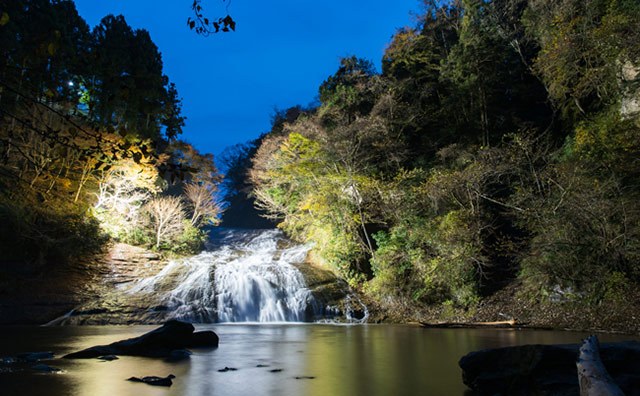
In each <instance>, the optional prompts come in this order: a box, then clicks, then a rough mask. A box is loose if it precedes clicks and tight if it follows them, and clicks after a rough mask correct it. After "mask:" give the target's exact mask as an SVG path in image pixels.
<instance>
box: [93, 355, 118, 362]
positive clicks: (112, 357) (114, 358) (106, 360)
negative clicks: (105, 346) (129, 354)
mask: <svg viewBox="0 0 640 396" xmlns="http://www.w3.org/2000/svg"><path fill="white" fill-rule="evenodd" d="M98 359H100V360H104V361H105V362H110V361H112V360H118V359H119V358H118V357H117V356H116V355H105V356H100V357H99V358H98Z"/></svg>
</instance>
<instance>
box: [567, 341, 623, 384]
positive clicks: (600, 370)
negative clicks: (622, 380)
mask: <svg viewBox="0 0 640 396" xmlns="http://www.w3.org/2000/svg"><path fill="white" fill-rule="evenodd" d="M576 366H577V368H578V381H579V383H580V396H624V393H622V390H621V389H620V387H619V386H618V384H616V383H615V382H614V380H613V378H611V376H610V375H609V373H608V372H607V369H606V368H605V367H604V364H603V363H602V360H601V359H600V348H599V345H598V337H596V336H595V335H592V336H591V337H589V338H587V339H585V340H584V341H583V344H582V346H581V347H580V352H579V355H578V361H577V362H576Z"/></svg>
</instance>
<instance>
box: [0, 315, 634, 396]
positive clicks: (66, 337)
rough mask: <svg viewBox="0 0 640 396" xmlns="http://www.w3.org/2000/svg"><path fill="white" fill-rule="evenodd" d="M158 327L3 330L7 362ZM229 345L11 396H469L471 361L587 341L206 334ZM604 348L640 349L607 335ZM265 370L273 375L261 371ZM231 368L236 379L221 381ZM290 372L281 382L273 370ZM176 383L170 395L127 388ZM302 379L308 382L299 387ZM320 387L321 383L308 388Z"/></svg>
mask: <svg viewBox="0 0 640 396" xmlns="http://www.w3.org/2000/svg"><path fill="white" fill-rule="evenodd" d="M156 327H157V326H81V327H73V326H71V327H33V326H31V327H0V356H12V355H16V354H17V353H20V352H26V351H52V352H54V353H55V355H56V356H57V357H58V356H61V355H63V354H66V353H69V352H72V351H76V350H79V349H83V348H86V347H89V346H93V345H98V344H108V343H111V342H114V341H118V340H121V339H124V338H129V337H134V336H138V335H140V334H143V333H145V332H147V331H149V330H151V329H153V328H156ZM196 328H197V330H205V329H211V330H214V331H215V332H216V333H218V335H219V336H220V346H219V347H218V348H217V349H207V350H194V354H193V356H192V357H191V358H190V359H189V360H185V361H181V362H166V361H164V360H162V359H150V358H139V357H127V356H123V357H121V358H120V359H119V360H116V361H112V362H101V361H99V360H96V359H89V360H71V361H69V360H64V359H55V360H52V361H49V362H46V363H47V364H49V365H50V366H54V367H60V368H62V369H63V370H64V372H63V373H62V374H44V373H38V372H32V371H25V372H18V373H0V383H1V392H0V393H1V394H2V395H25V396H28V395H82V396H84V395H92V396H101V395H104V396H114V395H117V396H125V395H136V396H146V395H185V396H188V395H193V396H201V395H219V396H223V395H234V396H238V395H240V396H242V395H274V396H275V395H322V396H327V395H363V396H364V395H367V396H374V395H381V396H382V395H417V394H420V395H464V394H465V391H466V387H465V386H464V384H463V383H462V380H461V372H460V369H459V368H458V365H457V362H458V360H459V359H460V357H462V356H463V355H465V354H466V353H468V352H470V351H474V350H479V349H484V348H494V347H500V346H510V345H521V344H554V343H577V342H579V341H580V339H581V338H583V337H585V336H586V335H587V334H585V333H571V332H557V331H525V330H508V329H505V330H496V329H493V330H492V329H422V328H420V327H415V326H401V325H398V326H393V325H322V324H289V323H287V324H259V325H258V324H215V325H197V326H196ZM600 339H601V341H603V342H607V341H620V340H624V339H633V337H631V336H615V335H601V336H600ZM258 365H262V366H266V367H257V366H258ZM224 367H233V368H237V371H227V372H219V371H218V370H219V369H223V368H224ZM277 369H281V371H278V372H271V370H277ZM168 374H174V375H175V376H176V378H175V379H174V384H173V386H172V387H170V388H158V387H152V386H149V385H146V384H139V383H132V382H127V381H125V380H126V379H127V378H129V377H131V376H137V377H143V376H148V375H156V376H166V375H168ZM296 377H302V378H298V379H296ZM307 377H313V378H307Z"/></svg>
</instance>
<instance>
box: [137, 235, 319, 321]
mask: <svg viewBox="0 0 640 396" xmlns="http://www.w3.org/2000/svg"><path fill="white" fill-rule="evenodd" d="M213 241H214V242H212V244H211V245H210V246H209V248H208V250H207V251H205V252H203V253H201V254H199V255H197V256H194V257H190V258H187V259H182V260H176V261H172V262H171V263H169V264H168V265H167V266H166V267H165V268H164V269H163V270H162V271H161V272H160V273H158V274H157V275H155V276H153V277H150V278H146V279H142V280H140V281H138V282H137V283H135V284H134V285H132V286H130V287H128V288H126V289H125V292H126V293H127V294H139V293H159V294H160V306H161V307H163V309H166V310H167V311H168V318H174V319H183V320H189V321H194V322H213V321H216V322H290V321H296V322H299V321H305V320H310V319H311V318H312V317H314V316H317V315H321V314H322V308H323V307H322V306H320V304H318V303H317V302H316V301H315V299H314V297H313V295H312V293H311V291H310V290H309V289H308V288H307V287H306V284H305V280H304V278H303V276H302V274H301V273H300V271H299V270H298V269H297V268H296V267H294V266H293V265H292V264H299V263H302V262H303V261H304V259H305V258H306V256H307V253H308V251H309V249H310V247H309V246H306V245H292V246H282V245H286V243H287V241H286V240H285V239H284V238H283V236H282V233H281V232H280V231H277V230H260V231H247V230H242V231H240V230H223V231H219V232H217V235H216V236H215V237H214V238H213ZM125 287H126V286H125Z"/></svg>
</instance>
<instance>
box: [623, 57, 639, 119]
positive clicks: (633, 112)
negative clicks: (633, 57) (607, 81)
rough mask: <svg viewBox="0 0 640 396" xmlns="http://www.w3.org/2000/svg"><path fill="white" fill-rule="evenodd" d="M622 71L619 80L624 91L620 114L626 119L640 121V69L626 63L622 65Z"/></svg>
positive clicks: (628, 62) (630, 63)
mask: <svg viewBox="0 0 640 396" xmlns="http://www.w3.org/2000/svg"><path fill="white" fill-rule="evenodd" d="M620 69H621V70H620V76H619V80H620V86H621V90H622V100H621V103H620V114H621V115H622V116H623V117H625V118H638V119H640V87H639V85H640V67H639V66H636V65H634V64H633V63H632V62H630V61H626V62H624V63H622V65H621V68H620Z"/></svg>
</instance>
